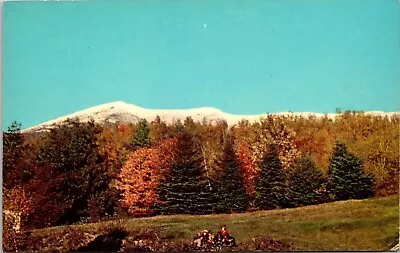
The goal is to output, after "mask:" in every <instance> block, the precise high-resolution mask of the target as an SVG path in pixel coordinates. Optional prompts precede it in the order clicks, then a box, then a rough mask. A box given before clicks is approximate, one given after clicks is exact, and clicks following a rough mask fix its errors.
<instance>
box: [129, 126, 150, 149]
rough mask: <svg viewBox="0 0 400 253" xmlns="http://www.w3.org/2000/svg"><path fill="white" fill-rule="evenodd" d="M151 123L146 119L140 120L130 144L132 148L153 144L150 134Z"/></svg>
mask: <svg viewBox="0 0 400 253" xmlns="http://www.w3.org/2000/svg"><path fill="white" fill-rule="evenodd" d="M149 132H150V130H149V124H148V123H147V120H146V119H141V120H139V122H138V124H137V128H136V133H135V136H134V138H133V140H132V142H131V144H130V146H131V148H132V149H134V150H136V149H138V148H141V147H148V146H150V145H151V140H150V136H149Z"/></svg>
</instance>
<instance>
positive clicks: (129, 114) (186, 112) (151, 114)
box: [24, 101, 398, 131]
mask: <svg viewBox="0 0 400 253" xmlns="http://www.w3.org/2000/svg"><path fill="white" fill-rule="evenodd" d="M365 114H366V115H374V116H388V117H391V116H392V115H394V114H398V112H390V113H385V112H380V111H372V112H365ZM275 115H278V116H279V115H281V116H289V115H291V116H299V117H309V116H315V117H324V116H326V117H328V118H330V119H334V118H335V117H336V114H335V113H331V114H322V113H314V112H298V113H292V112H281V113H275ZM157 116H160V118H161V120H163V121H165V122H166V123H172V122H173V121H174V120H181V121H183V120H185V119H186V118H187V117H191V118H192V119H193V120H194V121H202V120H203V119H204V118H205V119H207V121H211V122H213V121H218V120H225V121H226V122H227V123H228V125H233V124H236V123H238V122H239V121H241V120H248V121H249V122H255V121H257V120H259V119H260V117H265V116H267V114H260V115H234V114H229V113H225V112H223V111H221V110H219V109H217V108H213V107H201V108H194V109H147V108H143V107H140V106H136V105H133V104H128V103H125V102H122V101H117V102H112V103H106V104H102V105H97V106H94V107H90V108H88V109H85V110H81V111H78V112H75V113H71V114H68V115H65V116H62V117H59V118H56V119H54V120H50V121H47V122H44V123H42V124H39V125H37V126H33V127H30V128H27V129H25V130H24V131H37V130H43V129H47V128H51V127H52V125H54V124H59V123H61V122H62V121H64V120H66V119H68V118H78V119H79V120H80V121H82V122H85V121H89V120H90V119H93V120H94V121H95V122H98V123H105V122H110V123H117V122H123V123H136V122H137V121H138V120H139V119H141V118H143V119H146V120H147V121H149V122H151V121H152V120H154V119H155V118H156V117H157Z"/></svg>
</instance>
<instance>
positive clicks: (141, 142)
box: [3, 112, 399, 228]
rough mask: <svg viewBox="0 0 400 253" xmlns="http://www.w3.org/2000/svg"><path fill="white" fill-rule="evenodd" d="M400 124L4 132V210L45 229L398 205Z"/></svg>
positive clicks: (348, 117)
mask: <svg viewBox="0 0 400 253" xmlns="http://www.w3.org/2000/svg"><path fill="white" fill-rule="evenodd" d="M398 125H399V118H398V117H393V118H391V119H388V118H382V117H371V116H366V115H362V114H357V113H351V112H345V113H343V114H341V115H340V116H339V117H338V119H337V120H335V121H333V120H330V119H328V118H322V119H317V118H313V117H310V118H299V117H276V116H268V117H267V118H265V119H262V120H260V121H259V122H256V123H252V124H251V123H249V122H247V121H242V122H240V123H239V124H237V125H235V126H231V127H228V125H227V124H226V122H224V121H218V122H207V121H205V120H204V121H203V122H194V121H193V120H192V119H191V118H187V119H186V120H185V121H183V122H181V121H176V122H174V123H173V124H166V123H165V122H163V121H162V120H161V119H160V118H159V117H157V118H156V119H155V120H154V121H152V122H150V123H149V122H147V121H146V120H140V121H139V122H138V123H136V124H104V125H99V124H96V123H94V122H79V121H77V120H74V119H69V120H67V121H65V122H64V123H63V124H61V125H58V126H56V127H55V128H53V129H51V130H49V131H44V132H36V133H24V134H22V133H21V131H20V129H21V125H20V124H18V123H13V124H12V125H11V126H10V127H9V129H8V131H7V132H5V133H3V197H4V201H3V210H4V209H7V210H15V211H21V212H22V213H23V214H24V216H23V222H24V226H25V227H28V228H39V227H47V226H54V225H62V224H71V223H75V222H86V221H97V220H101V219H104V218H110V217H128V216H135V217H143V216H151V215H158V214H177V213H179V214H181V213H186V214H209V213H230V212H245V211H252V210H268V209H274V208H291V207H298V206H304V205H311V204H319V203H324V202H329V201H335V200H346V199H361V198H368V197H371V196H387V195H391V194H398V169H397V168H398V165H399V164H398V162H399V159H398V158H399V150H398V142H399V132H398Z"/></svg>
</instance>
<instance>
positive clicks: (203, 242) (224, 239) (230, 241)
mask: <svg viewBox="0 0 400 253" xmlns="http://www.w3.org/2000/svg"><path fill="white" fill-rule="evenodd" d="M193 243H194V244H195V245H196V246H197V247H202V246H207V245H211V246H221V247H222V246H228V247H232V246H235V245H236V242H235V238H233V237H232V236H230V235H229V232H228V229H227V228H226V226H225V225H224V226H222V228H221V230H220V231H218V232H217V233H216V234H215V235H213V234H212V232H211V230H203V231H202V232H200V233H197V236H196V237H195V238H194V241H193Z"/></svg>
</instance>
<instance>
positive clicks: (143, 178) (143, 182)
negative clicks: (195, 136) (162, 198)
mask: <svg viewBox="0 0 400 253" xmlns="http://www.w3.org/2000/svg"><path fill="white" fill-rule="evenodd" d="M175 146H176V139H165V140H164V141H161V142H160V143H159V144H158V145H156V146H154V147H145V148H141V149H138V150H136V151H134V152H133V153H132V154H131V155H130V157H129V158H128V160H127V161H126V163H125V164H124V166H123V167H122V169H121V172H120V174H119V176H118V179H117V181H116V183H115V186H116V187H117V189H119V190H121V191H122V199H121V204H122V206H124V207H125V208H127V211H128V213H129V214H131V215H133V216H149V215H152V214H154V209H153V207H154V205H155V204H156V203H158V202H159V196H158V189H159V184H160V181H161V180H162V179H163V178H165V176H166V175H167V174H168V173H169V171H170V170H171V166H172V164H173V162H174V156H175Z"/></svg>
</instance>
